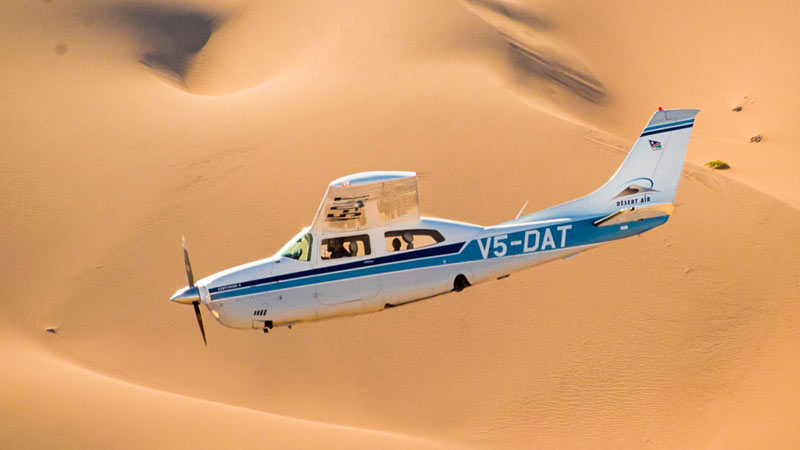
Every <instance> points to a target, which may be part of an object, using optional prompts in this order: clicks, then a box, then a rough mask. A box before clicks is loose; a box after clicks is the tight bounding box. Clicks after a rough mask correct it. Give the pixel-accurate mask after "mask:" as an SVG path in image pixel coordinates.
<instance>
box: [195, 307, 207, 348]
mask: <svg viewBox="0 0 800 450" xmlns="http://www.w3.org/2000/svg"><path fill="white" fill-rule="evenodd" d="M192 306H194V314H195V316H197V324H198V325H200V334H202V335H203V345H205V346H208V342H206V329H205V328H203V316H201V315H200V302H192Z"/></svg>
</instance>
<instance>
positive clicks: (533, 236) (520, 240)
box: [209, 215, 669, 300]
mask: <svg viewBox="0 0 800 450" xmlns="http://www.w3.org/2000/svg"><path fill="white" fill-rule="evenodd" d="M668 218H669V216H668V215H664V216H660V217H653V218H648V219H642V220H639V221H634V222H629V223H626V224H620V225H610V226H603V227H596V226H594V225H593V223H594V222H595V221H596V220H597V219H599V217H595V218H591V219H585V220H579V221H575V222H570V223H561V224H554V225H550V226H540V227H536V228H530V229H527V230H522V231H515V232H512V233H496V234H493V235H490V236H481V237H479V238H476V239H472V240H470V241H468V242H467V243H466V245H464V242H459V243H455V244H446V245H442V246H437V247H429V248H424V249H419V250H412V251H408V252H401V253H397V254H392V255H388V256H382V257H378V258H374V259H369V260H362V261H355V262H352V263H344V264H339V265H335V266H328V267H320V268H316V269H311V270H304V271H300V272H294V273H288V274H283V275H277V276H274V277H268V278H262V279H259V280H252V281H249V282H245V283H240V284H239V286H236V287H233V288H230V287H229V286H230V285H228V286H220V287H217V288H211V289H209V292H210V294H211V300H221V299H225V298H231V297H238V296H242V295H251V294H256V293H260V292H267V291H273V290H278V289H288V288H293V287H298V286H305V285H309V284H315V283H327V282H331V281H338V280H343V279H349V278H358V277H363V276H370V275H377V274H382V273H389V272H397V271H403V270H411V269H421V268H426V267H433V266H438V265H446V264H456V263H464V262H472V261H478V260H481V259H491V258H500V257H507V256H515V255H520V254H525V253H535V252H544V251H552V250H561V249H565V248H569V247H580V246H585V245H591V244H599V243H602V242H607V241H612V240H616V239H622V238H626V237H629V236H633V235H636V234H639V233H642V232H645V231H647V230H650V229H652V228H655V227H657V226H659V225H662V224H664V223H665V222H666V221H667V219H668ZM621 225H627V228H626V229H624V230H623V229H622V227H621ZM565 227H568V228H565ZM537 233H538V238H537ZM562 233H563V235H562ZM526 235H527V238H526ZM548 235H549V237H548ZM498 237H499V238H500V239H498ZM537 239H538V241H537ZM562 239H563V244H562ZM503 244H504V245H505V246H506V248H505V251H502V249H503ZM443 257H444V258H443Z"/></svg>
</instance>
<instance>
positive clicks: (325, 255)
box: [319, 234, 371, 259]
mask: <svg viewBox="0 0 800 450" xmlns="http://www.w3.org/2000/svg"><path fill="white" fill-rule="evenodd" d="M319 251H320V253H319V255H320V257H321V258H322V259H337V258H349V257H351V256H364V255H369V254H370V252H371V248H370V246H369V236H368V235H366V234H360V235H358V236H342V237H333V238H328V239H323V240H322V245H321V246H320V249H319Z"/></svg>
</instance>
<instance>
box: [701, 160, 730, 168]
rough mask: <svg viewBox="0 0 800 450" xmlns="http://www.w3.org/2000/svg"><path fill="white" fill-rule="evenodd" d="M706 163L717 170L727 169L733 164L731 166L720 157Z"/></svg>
mask: <svg viewBox="0 0 800 450" xmlns="http://www.w3.org/2000/svg"><path fill="white" fill-rule="evenodd" d="M706 165H707V166H708V167H711V168H712V169H715V170H725V169H730V168H731V166H729V165H728V163H726V162H725V161H720V160H718V159H717V160H715V161H709V162H707V163H706Z"/></svg>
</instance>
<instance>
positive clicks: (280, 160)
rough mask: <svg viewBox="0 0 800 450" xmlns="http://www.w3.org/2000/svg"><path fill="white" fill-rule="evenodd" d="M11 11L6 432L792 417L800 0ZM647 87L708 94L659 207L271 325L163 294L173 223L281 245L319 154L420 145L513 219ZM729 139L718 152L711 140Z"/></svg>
mask: <svg viewBox="0 0 800 450" xmlns="http://www.w3.org/2000/svg"><path fill="white" fill-rule="evenodd" d="M2 11H3V13H2V15H0V17H2V18H3V24H4V25H5V26H6V28H7V35H8V36H12V37H13V39H6V40H3V41H2V42H0V52H2V54H3V55H5V57H6V58H5V61H6V64H4V65H3V66H2V68H0V74H2V79H3V80H4V81H5V83H4V87H3V91H2V96H0V98H2V100H1V102H2V103H1V104H2V105H3V107H2V108H0V119H2V122H0V123H2V125H1V126H2V130H3V132H4V133H3V134H4V137H5V139H4V145H3V147H2V150H1V151H2V157H1V159H0V160H1V161H2V164H0V217H2V220H1V221H0V225H2V230H3V233H0V261H2V272H0V276H2V283H0V298H2V299H3V301H2V303H0V323H2V324H3V327H2V330H3V331H0V347H2V350H1V351H3V354H4V355H5V356H6V359H7V361H9V364H7V365H5V366H4V367H3V369H0V378H2V379H3V380H4V381H5V383H6V385H7V386H8V387H9V389H6V390H5V391H3V393H2V394H0V404H2V406H3V408H2V409H3V410H4V412H5V414H4V420H2V421H0V439H3V442H8V443H9V444H10V445H11V446H12V447H14V448H25V447H28V448H40V447H43V446H55V447H59V448H60V447H80V448H86V447H125V448H127V447H131V446H139V447H145V448H159V447H167V446H172V445H174V443H175V442H176V441H177V442H188V443H190V445H191V446H209V447H233V446H242V445H251V444H258V443H261V444H264V445H266V443H267V442H270V443H275V444H276V445H277V446H278V447H296V448H308V447H317V446H320V445H321V444H323V443H324V444H331V446H333V447H340V448H354V447H356V448H358V447H370V448H372V447H379V448H393V447H397V448H401V447H402V448H406V447H433V446H448V447H453V446H456V447H458V446H462V447H478V448H528V447H546V448H587V447H588V448H697V449H700V448H752V447H770V448H792V445H793V444H794V442H796V441H797V432H796V431H795V430H796V429H797V425H798V419H796V417H795V415H794V414H793V413H792V412H791V411H792V408H793V406H794V405H795V404H796V401H797V398H798V396H799V395H800V392H799V391H798V389H797V387H796V386H795V384H796V383H795V382H794V380H796V379H797V376H798V375H799V374H800V365H798V359H797V357H796V356H795V355H796V354H797V350H798V348H797V347H798V344H797V343H798V342H800V341H799V340H798V337H799V336H798V332H797V328H796V327H795V326H794V324H795V323H797V320H798V318H799V317H798V316H799V315H800V308H799V307H798V304H797V299H798V297H799V295H798V294H800V231H798V230H800V211H798V209H797V208H796V207H797V206H800V197H798V194H797V192H798V191H797V189H796V187H797V182H796V180H795V179H794V178H795V176H794V175H795V173H796V168H795V167H796V164H797V163H800V161H798V156H797V152H795V151H794V150H793V145H792V143H793V142H794V140H796V139H793V138H794V137H795V136H794V134H793V133H795V131H794V128H793V127H792V125H791V123H792V120H793V119H794V118H795V117H796V114H797V113H796V112H795V111H796V109H797V108H795V105H794V102H795V100H794V99H796V98H798V96H797V95H792V93H793V92H794V90H795V89H796V87H795V85H796V84H797V83H795V80H794V76H795V75H794V73H795V71H794V70H793V68H794V67H796V65H797V64H796V63H797V62H798V61H797V58H798V56H797V55H798V53H797V52H795V51H794V50H795V49H794V48H793V44H792V43H793V42H797V39H796V38H797V37H798V36H797V34H798V32H797V31H796V30H794V28H793V27H791V26H790V25H791V23H792V21H793V17H794V15H796V14H797V8H796V7H795V6H793V5H792V4H789V3H787V4H783V5H782V4H779V3H773V4H770V5H767V6H764V5H750V6H748V5H730V4H728V3H725V2H712V3H709V4H704V5H698V4H689V3H688V2H677V3H675V2H673V3H670V4H668V5H660V6H659V7H658V8H657V9H654V7H647V6H644V5H641V4H639V3H635V2H624V3H623V4H619V3H611V2H599V3H594V4H591V5H586V4H580V3H579V2H550V1H544V2H535V3H534V2H518V3H517V2H499V1H477V0H476V1H470V2H464V3H458V2H450V1H442V2H429V1H419V2H397V3H394V4H380V5H378V4H375V3H373V2H350V3H348V4H346V5H345V4H341V3H339V2H330V3H328V2H309V3H303V2H278V3H269V4H266V3H264V2H249V1H244V2H222V3H220V2H210V1H209V2H201V1H196V2H177V1H176V2H166V3H159V4H158V5H156V4H152V3H145V2H139V1H133V2H125V3H118V2H112V1H101V0H83V1H79V2H59V1H57V0H56V1H53V2H38V3H33V2H23V1H12V2H7V3H5V4H4V5H3V6H2ZM687 11H690V12H691V13H690V14H689V13H687ZM745 96H746V98H745ZM659 105H662V106H664V107H679V106H681V107H684V106H685V107H698V108H701V109H703V110H704V112H703V114H702V115H701V116H700V118H699V119H698V122H697V126H696V130H695V132H694V135H693V139H692V143H691V145H690V149H689V159H690V163H689V164H687V167H686V170H685V172H684V177H683V179H682V181H681V187H680V189H679V192H678V207H677V210H676V213H675V216H674V217H673V218H672V219H671V220H670V222H669V223H668V224H667V225H666V226H665V227H662V228H659V229H658V230H656V231H653V232H651V233H648V234H645V235H642V236H640V237H637V238H632V239H628V240H626V241H624V242H619V243H616V244H612V245H609V246H606V247H603V248H600V249H597V250H594V251H592V252H589V253H586V254H584V255H581V256H580V257H578V258H576V259H572V260H569V261H566V262H557V263H553V264H550V265H546V266H543V267H540V268H537V269H534V270H531V271H528V272H524V273H520V274H518V275H515V276H512V277H511V278H510V279H508V280H504V281H501V282H493V283H489V284H487V285H483V286H477V287H474V288H471V289H468V290H466V291H465V292H463V293H460V294H457V295H456V294H453V295H447V296H443V297H439V298H437V299H435V300H431V301H429V302H421V303H417V304H414V305H409V306H408V307H404V308H397V309H392V310H389V311H385V312H382V313H379V314H373V315H368V316H361V317H353V318H346V319H339V320H331V321H324V322H320V323H317V324H310V325H304V326H297V327H295V328H294V329H293V330H286V329H281V330H278V331H277V332H274V333H271V334H270V335H269V336H264V335H262V334H261V333H257V332H252V333H247V332H237V331H234V330H229V329H225V328H223V327H220V326H218V325H217V324H214V323H211V322H209V324H208V325H207V328H208V330H207V331H208V336H209V346H208V348H203V346H202V341H201V339H200V336H199V332H198V331H197V329H196V324H195V323H194V319H193V317H192V313H191V308H180V307H177V306H175V305H172V304H170V303H169V302H168V301H167V298H168V296H169V294H171V293H172V292H173V291H174V289H175V288H177V287H180V286H181V285H182V284H183V283H184V273H183V267H182V262H181V255H180V236H181V235H186V237H187V240H188V243H189V248H190V250H191V252H192V260H193V265H194V268H195V271H196V273H197V274H198V275H205V274H209V273H212V272H215V271H218V270H221V269H224V268H226V267H230V266H232V265H235V264H239V263H242V262H246V261H250V260H254V259H257V258H262V257H264V256H267V255H269V254H271V253H272V252H274V251H275V250H276V249H277V248H278V247H279V246H280V245H281V244H283V242H284V241H285V240H286V239H288V238H289V237H290V236H291V235H292V234H293V233H294V232H295V231H297V229H299V228H300V227H301V226H303V225H306V224H307V223H308V222H309V221H310V220H311V218H312V216H313V214H314V211H315V208H316V206H317V205H318V202H319V198H320V196H321V195H322V194H323V191H324V188H325V186H326V185H327V183H328V182H329V181H330V180H331V179H334V178H337V177H339V176H341V175H344V174H348V173H353V172H358V171H362V170H380V169H396V170H415V171H418V172H420V173H421V174H422V177H421V182H420V183H421V205H422V210H423V213H424V214H426V215H432V216H442V217H448V218H453V219H458V220H466V221H470V222H476V223H482V224H490V223H496V222H500V221H502V220H506V219H509V218H511V217H513V215H514V214H516V212H517V211H518V209H519V207H520V206H521V205H522V204H523V203H524V202H525V201H526V200H529V201H530V203H529V206H528V210H529V211H530V210H535V209H538V208H544V207H547V206H551V205H553V204H556V203H559V202H562V201H565V200H568V199H570V198H573V197H576V196H579V195H583V194H585V193H587V192H589V191H591V190H592V189H594V188H595V187H597V186H599V185H600V184H601V183H602V182H604V181H605V180H606V179H608V177H609V176H610V175H611V174H612V173H613V171H614V170H615V169H616V167H617V166H618V164H619V163H620V162H621V161H622V159H623V158H624V156H625V153H626V152H627V148H628V146H629V145H630V143H631V142H632V140H633V137H634V136H636V133H638V132H639V131H640V129H641V127H642V126H643V125H644V122H645V121H646V120H647V118H648V117H649V114H650V113H651V112H652V110H653V109H654V108H655V107H657V106H659ZM737 105H741V106H742V110H741V111H739V112H733V111H731V109H732V108H733V107H734V106H737ZM753 134H763V135H764V140H763V141H762V142H760V143H757V144H751V143H750V142H749V137H750V136H751V135H753ZM717 158H720V159H724V160H726V161H727V162H728V163H730V164H731V165H732V167H733V168H732V169H731V170H729V171H727V172H725V173H719V172H712V171H710V170H709V169H706V168H703V167H702V163H704V162H706V161H707V160H709V159H717ZM208 317H209V318H208V319H207V320H209V321H210V316H208ZM47 327H55V328H57V333H55V334H52V333H47V332H45V331H44V330H45V328H47ZM327 424H332V425H327ZM195 425H196V426H195ZM193 426H195V429H196V434H192V433H191V429H192V427H193ZM131 427H133V428H131ZM132 430H133V431H134V432H133V433H131V431H132ZM370 430H380V431H370Z"/></svg>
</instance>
